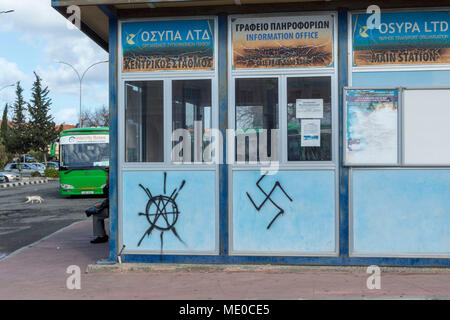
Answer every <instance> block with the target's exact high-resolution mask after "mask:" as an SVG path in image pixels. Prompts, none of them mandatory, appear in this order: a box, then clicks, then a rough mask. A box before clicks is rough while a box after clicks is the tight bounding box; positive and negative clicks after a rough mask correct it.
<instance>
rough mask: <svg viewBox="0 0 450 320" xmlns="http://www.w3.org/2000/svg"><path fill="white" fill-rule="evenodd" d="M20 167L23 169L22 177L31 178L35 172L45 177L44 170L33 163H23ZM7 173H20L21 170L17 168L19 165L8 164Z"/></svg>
mask: <svg viewBox="0 0 450 320" xmlns="http://www.w3.org/2000/svg"><path fill="white" fill-rule="evenodd" d="M20 166H21V169H22V175H23V176H25V177H26V176H31V174H32V173H33V172H39V174H40V175H41V176H44V175H45V174H44V170H42V169H41V168H39V167H37V166H35V165H34V164H32V163H21V164H20ZM5 171H8V172H15V173H19V169H18V168H17V163H8V164H7V165H6V166H5Z"/></svg>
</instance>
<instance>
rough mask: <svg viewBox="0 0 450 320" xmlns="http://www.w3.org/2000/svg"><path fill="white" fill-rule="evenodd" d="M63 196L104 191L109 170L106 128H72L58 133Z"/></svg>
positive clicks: (107, 129)
mask: <svg viewBox="0 0 450 320" xmlns="http://www.w3.org/2000/svg"><path fill="white" fill-rule="evenodd" d="M59 161H60V165H59V181H60V192H61V194H62V195H88V194H103V188H104V187H105V185H106V178H107V174H108V170H109V128H108V127H95V128H75V129H68V130H64V131H62V132H61V133H60V136H59Z"/></svg>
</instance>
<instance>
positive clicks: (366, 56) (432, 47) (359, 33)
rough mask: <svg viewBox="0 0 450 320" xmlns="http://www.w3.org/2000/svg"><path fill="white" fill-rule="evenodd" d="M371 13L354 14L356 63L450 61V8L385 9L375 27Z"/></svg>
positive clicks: (361, 64)
mask: <svg viewBox="0 0 450 320" xmlns="http://www.w3.org/2000/svg"><path fill="white" fill-rule="evenodd" d="M370 16H371V15H370V14H355V15H353V21H352V26H353V29H352V32H353V36H352V37H353V65H354V66H367V65H384V64H407V65H411V64H437V63H438V64H439V63H450V41H449V38H450V12H448V11H432V12H396V13H383V12H382V13H381V23H380V25H379V28H374V29H369V27H368V25H367V19H368V18H369V17H370Z"/></svg>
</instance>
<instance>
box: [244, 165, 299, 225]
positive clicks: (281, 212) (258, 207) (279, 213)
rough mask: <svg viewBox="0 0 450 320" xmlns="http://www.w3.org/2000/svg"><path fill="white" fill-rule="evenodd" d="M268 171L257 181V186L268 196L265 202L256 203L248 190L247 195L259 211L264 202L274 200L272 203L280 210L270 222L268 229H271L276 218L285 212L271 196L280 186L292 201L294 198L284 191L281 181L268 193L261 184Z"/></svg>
mask: <svg viewBox="0 0 450 320" xmlns="http://www.w3.org/2000/svg"><path fill="white" fill-rule="evenodd" d="M267 173H268V172H266V173H264V174H263V175H262V177H261V178H259V180H258V181H257V182H256V186H257V187H258V189H259V190H261V192H262V193H263V194H264V195H265V196H266V198H265V199H264V201H263V202H261V204H260V205H259V206H257V205H256V204H255V202H254V201H253V199H252V197H251V196H250V194H249V193H248V192H247V197H248V198H249V199H250V201H251V203H252V204H253V206H254V207H255V209H256V210H257V211H259V210H261V208H262V207H263V206H264V204H265V203H266V201H267V200H269V201H270V202H272V204H273V205H274V206H275V207H276V208H277V209H278V210H279V211H278V213H277V214H276V215H275V217H274V218H273V219H272V221H270V223H269V224H268V226H267V229H270V227H271V226H272V224H273V223H274V222H275V220H276V219H277V218H278V217H279V216H281V215H282V214H283V213H284V210H283V208H281V207H280V206H279V205H278V204H276V203H275V202H274V201H273V200H272V198H271V197H270V196H271V195H272V193H273V192H274V191H275V189H276V188H277V187H278V188H280V190H281V191H283V193H284V195H285V196H286V197H287V198H288V199H289V200H290V201H291V202H292V201H293V200H292V198H291V197H289V195H288V194H287V193H286V191H284V189H283V187H282V186H281V184H280V182H278V181H277V182H275V184H274V185H273V187H272V190H270V192H269V193H268V194H267V193H266V192H265V191H264V189H263V188H261V186H260V185H259V183H260V182H261V181H262V179H264V177H265V176H266V175H267Z"/></svg>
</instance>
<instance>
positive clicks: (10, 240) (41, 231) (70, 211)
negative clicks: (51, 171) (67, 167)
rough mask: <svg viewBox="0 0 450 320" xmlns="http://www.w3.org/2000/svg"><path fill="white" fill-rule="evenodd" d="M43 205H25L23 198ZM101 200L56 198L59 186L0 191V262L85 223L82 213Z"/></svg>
mask: <svg viewBox="0 0 450 320" xmlns="http://www.w3.org/2000/svg"><path fill="white" fill-rule="evenodd" d="M32 195H33V196H34V195H39V196H41V198H42V199H44V201H43V202H42V203H37V202H35V203H34V204H31V203H25V202H26V200H27V199H26V196H32ZM102 200H103V198H100V197H94V196H85V197H69V196H62V195H60V194H59V182H58V181H51V182H49V183H45V184H37V185H27V186H21V187H14V188H6V189H0V259H1V258H2V257H4V256H5V255H8V254H10V253H12V252H14V251H16V250H17V249H20V248H22V247H25V246H27V245H30V244H32V243H34V242H36V241H38V240H40V239H42V238H44V237H46V236H47V235H49V234H52V233H54V232H56V231H58V230H60V229H62V228H64V227H65V226H68V225H70V224H72V223H73V222H75V221H80V220H84V219H87V218H86V215H85V214H84V210H85V209H86V208H88V207H90V206H92V205H94V204H96V203H98V202H100V201H102Z"/></svg>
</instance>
